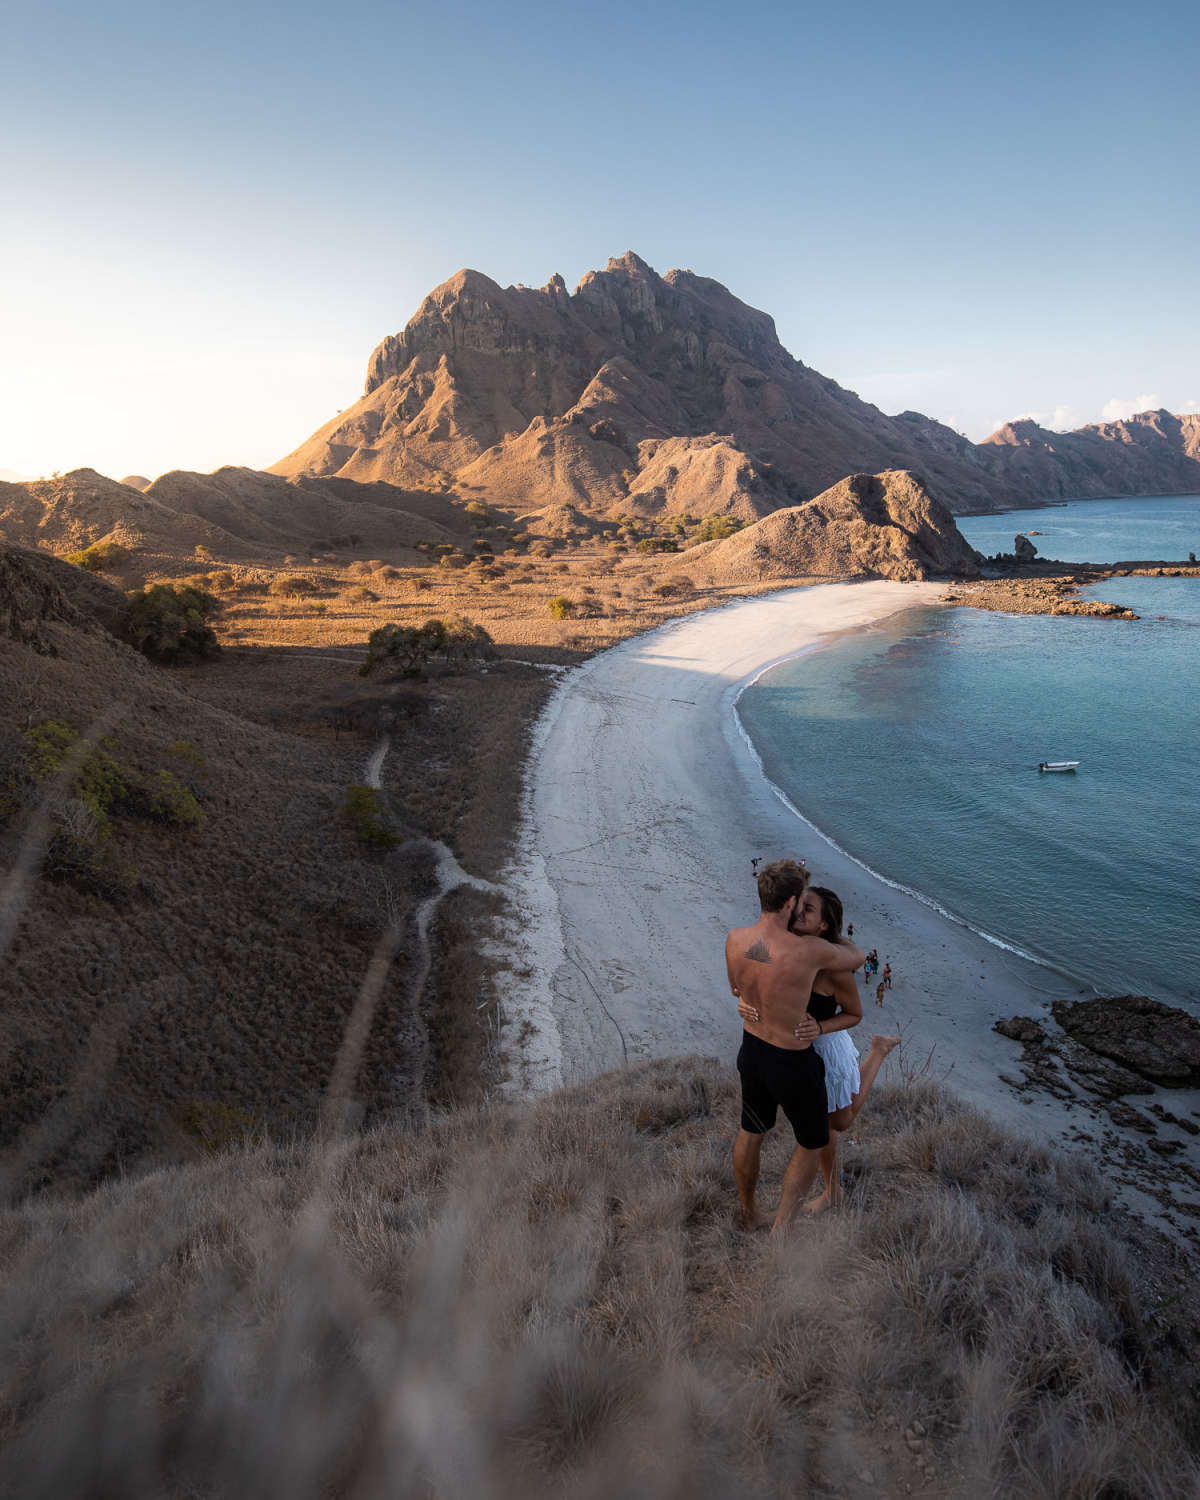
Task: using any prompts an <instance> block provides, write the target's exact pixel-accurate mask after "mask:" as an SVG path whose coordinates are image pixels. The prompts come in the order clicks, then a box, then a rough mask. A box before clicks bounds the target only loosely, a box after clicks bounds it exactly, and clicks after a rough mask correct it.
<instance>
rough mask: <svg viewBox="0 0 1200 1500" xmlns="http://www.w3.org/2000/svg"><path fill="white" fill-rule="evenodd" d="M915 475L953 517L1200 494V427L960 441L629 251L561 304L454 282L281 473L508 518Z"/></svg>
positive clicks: (762, 498) (559, 286) (710, 291)
mask: <svg viewBox="0 0 1200 1500" xmlns="http://www.w3.org/2000/svg"><path fill="white" fill-rule="evenodd" d="M897 468H908V469H913V470H915V471H916V472H918V473H920V474H921V475H922V476H923V477H924V479H925V480H926V481H927V482H928V483H929V484H930V485H931V486H932V487H933V488H934V489H935V491H936V493H937V494H938V495H940V496H941V497H942V498H943V500H944V502H945V503H947V504H948V505H949V506H950V509H951V510H952V511H954V512H956V513H960V514H962V513H969V512H972V511H982V510H996V509H999V508H1001V507H1003V506H1018V505H1025V504H1030V503H1033V504H1037V503H1038V502H1039V501H1042V500H1050V499H1057V498H1060V497H1062V496H1065V495H1071V496H1088V495H1131V494H1163V493H1176V494H1179V493H1200V417H1173V416H1171V415H1170V413H1168V412H1149V413H1143V414H1142V415H1140V416H1138V417H1134V418H1131V419H1130V420H1129V421H1128V422H1114V423H1106V424H1104V425H1102V426H1100V427H1089V428H1082V429H1080V431H1079V432H1075V433H1066V434H1060V433H1052V432H1047V431H1046V430H1044V429H1043V428H1040V427H1038V426H1037V424H1036V423H1033V422H1030V421H1020V422H1014V423H1010V424H1008V425H1007V426H1005V427H1002V428H1001V429H1000V430H999V431H998V432H996V433H993V435H992V436H991V437H990V438H988V440H987V442H986V443H982V444H976V443H972V442H970V441H969V440H968V439H967V438H965V437H963V436H962V435H961V434H960V433H957V432H954V431H953V430H952V429H951V428H949V427H946V426H945V425H944V424H943V423H940V422H935V421H932V420H931V419H930V418H928V417H925V416H922V415H921V413H920V412H914V411H905V412H901V413H900V414H899V415H898V416H895V417H889V416H885V415H884V413H883V412H881V411H880V410H879V409H878V408H877V407H874V406H871V405H870V404H869V403H867V402H865V401H861V400H860V399H859V398H858V397H857V396H856V395H855V394H854V392H853V391H848V390H845V389H843V388H842V387H841V386H839V385H838V384H837V383H836V382H835V381H833V380H830V379H829V378H828V377H827V376H824V375H821V374H819V373H818V372H817V371H816V370H812V369H810V368H808V367H807V366H805V365H804V364H802V363H801V362H800V361H799V360H797V359H794V358H793V357H792V356H791V355H790V354H789V353H788V351H787V350H786V349H784V347H783V346H782V344H780V342H779V339H778V337H777V336H776V333H775V325H774V323H773V322H772V320H771V319H770V318H769V317H768V316H767V315H766V314H765V313H762V312H758V311H756V310H755V309H754V308H751V307H748V306H746V304H745V303H743V302H740V301H739V300H738V299H737V298H736V297H734V296H733V295H732V293H730V292H729V291H727V290H726V288H725V287H723V286H721V285H720V283H719V282H716V281H711V280H709V279H708V278H707V277H703V276H697V275H695V274H694V273H693V272H691V271H668V272H667V274H666V275H665V276H659V275H658V274H657V273H656V272H655V271H653V270H652V269H651V268H650V267H649V266H648V265H647V264H646V262H645V261H643V260H641V259H640V258H639V257H638V256H636V255H634V254H632V253H629V254H626V255H624V256H622V257H621V258H620V259H619V260H610V261H609V263H608V265H607V267H606V268H605V269H604V270H603V271H590V272H588V274H587V275H586V276H584V278H583V279H582V281H580V283H579V286H578V287H577V288H576V290H575V291H574V292H573V293H571V292H568V290H567V286H566V283H565V282H564V281H563V279H562V277H561V276H554V277H552V278H551V280H550V281H549V282H548V283H547V284H546V285H545V286H544V287H542V288H540V289H535V288H532V287H525V286H517V287H501V286H499V285H497V283H496V282H494V281H492V280H491V279H490V278H489V277H487V276H484V275H482V274H481V273H480V272H478V271H469V270H464V271H460V272H458V274H457V275H455V276H452V277H451V278H450V280H449V281H447V282H445V283H444V284H443V285H442V286H440V287H438V288H437V289H436V291H434V292H432V293H430V295H429V296H428V297H426V298H425V300H424V301H423V302H422V304H421V306H420V307H419V308H418V310H417V312H416V314H415V316H414V317H413V318H412V319H411V321H410V322H409V323H408V324H407V326H406V327H405V328H404V329H403V331H402V332H400V333H397V334H393V335H391V336H389V337H388V338H385V339H384V340H383V342H382V343H381V344H380V345H379V346H378V348H377V349H376V350H375V351H374V353H373V354H372V355H371V358H370V361H369V364H368V370H367V380H366V388H365V391H364V394H363V397H362V399H361V400H360V401H358V402H357V403H356V404H355V405H354V406H352V407H350V408H348V409H347V410H346V411H344V412H341V413H339V414H338V416H337V417H335V418H334V419H333V420H332V421H331V422H328V423H327V424H326V425H325V426H324V427H322V428H321V429H320V430H319V431H318V432H316V433H314V434H313V436H312V437H311V438H309V440H308V441H307V442H306V443H303V444H302V445H301V446H300V447H299V448H297V449H296V450H295V452H293V453H291V454H289V455H288V456H287V457H286V458H284V459H282V460H281V461H280V462H279V463H278V464H276V465H274V466H273V470H274V472H275V473H278V474H283V475H288V476H294V475H298V474H311V475H333V474H337V475H342V476H344V477H348V478H352V479H364V480H386V481H388V482H390V483H393V484H398V485H402V486H420V487H423V488H425V487H430V486H438V485H440V486H442V487H444V488H448V487H450V486H451V485H453V486H454V487H455V488H456V489H459V490H461V491H464V492H477V493H478V494H479V496H480V497H481V498H484V499H487V500H490V501H492V502H493V503H495V504H497V505H501V506H504V507H506V508H509V509H513V510H532V509H535V508H540V507H541V506H543V505H547V504H557V505H561V504H575V505H578V506H581V507H585V508H588V509H590V510H591V511H592V512H593V513H594V514H600V515H602V514H613V513H616V512H620V511H628V512H632V513H635V514H641V515H655V514H658V513H661V512H667V513H672V514H680V513H685V512H689V511H690V512H691V513H693V514H701V515H709V514H729V515H736V516H739V517H741V518H742V519H744V520H756V519H758V518H760V517H762V516H764V515H767V514H769V513H770V512H771V511H773V510H778V509H781V508H785V507H788V506H792V505H796V504H797V503H800V502H802V501H805V500H808V499H810V498H811V497H813V496H814V495H816V494H818V493H820V492H821V491H822V490H825V489H827V488H828V487H829V486H830V485H833V484H835V483H836V482H837V481H838V480H839V479H842V478H843V477H844V476H845V475H847V474H852V473H862V472H876V471H881V470H885V469H897Z"/></svg>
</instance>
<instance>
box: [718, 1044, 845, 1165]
mask: <svg viewBox="0 0 1200 1500" xmlns="http://www.w3.org/2000/svg"><path fill="white" fill-rule="evenodd" d="M737 1066H738V1072H739V1073H740V1074H741V1078H742V1129H743V1130H748V1131H750V1132H751V1134H752V1135H762V1134H764V1133H765V1132H766V1131H768V1130H770V1128H771V1126H772V1125H774V1123H775V1113H776V1110H777V1109H780V1108H782V1110H783V1112H784V1114H785V1115H786V1116H787V1121H788V1124H789V1125H790V1126H791V1127H792V1129H793V1130H794V1131H795V1133H796V1142H797V1144H798V1145H801V1146H803V1147H805V1149H806V1150H808V1151H819V1150H820V1148H821V1147H822V1146H828V1144H829V1111H828V1109H827V1108H826V1107H825V1064H824V1062H823V1061H822V1060H821V1055H820V1053H819V1052H817V1051H816V1049H815V1048H813V1047H805V1048H803V1049H802V1050H800V1051H792V1050H790V1049H789V1048H787V1047H773V1046H772V1045H771V1043H770V1042H764V1041H763V1039H762V1038H761V1037H757V1036H755V1035H754V1034H753V1033H752V1032H749V1031H747V1032H745V1033H744V1034H743V1036H742V1047H741V1051H740V1052H739V1053H738V1060H737Z"/></svg>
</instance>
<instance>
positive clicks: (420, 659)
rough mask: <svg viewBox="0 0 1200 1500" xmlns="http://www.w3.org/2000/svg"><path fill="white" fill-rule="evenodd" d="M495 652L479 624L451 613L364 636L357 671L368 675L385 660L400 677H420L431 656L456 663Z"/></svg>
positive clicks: (389, 626)
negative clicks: (362, 655) (364, 651)
mask: <svg viewBox="0 0 1200 1500" xmlns="http://www.w3.org/2000/svg"><path fill="white" fill-rule="evenodd" d="M494 654H495V653H494V652H493V650H492V638H491V636H490V635H489V634H488V633H487V631H486V630H485V629H484V628H483V626H482V625H474V624H472V623H471V621H470V620H468V619H466V618H465V617H464V616H461V615H451V616H450V617H449V618H448V619H445V620H439V619H432V620H426V621H425V623H424V625H381V626H380V627H379V629H378V630H373V631H372V632H371V634H370V635H369V636H368V637H367V659H366V661H365V662H364V663H363V664H362V666H361V667H359V669H358V672H359V676H360V677H369V676H370V675H371V673H372V672H373V671H374V670H375V669H376V667H378V666H381V665H383V664H384V663H385V662H386V663H389V664H391V665H392V666H394V667H395V669H396V672H397V675H398V676H400V677H420V676H421V674H422V672H423V671H424V668H425V666H426V664H427V662H428V661H429V659H430V658H431V657H433V656H445V657H446V659H447V660H448V661H452V662H459V661H465V660H467V659H468V658H470V657H475V658H481V659H486V658H488V657H490V656H492V655H494Z"/></svg>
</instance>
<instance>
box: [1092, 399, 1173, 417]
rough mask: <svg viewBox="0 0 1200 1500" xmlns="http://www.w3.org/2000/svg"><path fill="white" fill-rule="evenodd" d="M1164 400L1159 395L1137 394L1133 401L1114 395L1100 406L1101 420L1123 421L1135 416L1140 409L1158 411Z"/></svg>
mask: <svg viewBox="0 0 1200 1500" xmlns="http://www.w3.org/2000/svg"><path fill="white" fill-rule="evenodd" d="M1161 405H1162V402H1161V401H1160V400H1159V399H1158V397H1157V396H1135V397H1134V398H1133V400H1132V401H1125V400H1122V398H1121V397H1120V396H1114V397H1113V398H1112V400H1111V401H1106V402H1105V403H1104V405H1103V406H1102V407H1101V408H1100V420H1101V421H1102V422H1123V421H1124V420H1125V419H1126V418H1127V417H1135V416H1137V414H1138V412H1140V411H1157V410H1158V408H1159V407H1160V406H1161Z"/></svg>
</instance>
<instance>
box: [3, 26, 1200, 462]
mask: <svg viewBox="0 0 1200 1500" xmlns="http://www.w3.org/2000/svg"><path fill="white" fill-rule="evenodd" d="M1198 18H1200V8H1198V7H1197V6H1196V5H1195V4H1194V3H1189V4H1186V5H1185V4H1183V3H1155V0H1150V4H1149V5H1148V6H1147V7H1146V8H1143V9H1141V10H1140V11H1139V10H1137V9H1135V8H1134V7H1132V6H1130V5H1128V4H1123V5H1115V4H1098V5H1087V6H1084V5H1080V4H1072V3H1070V0H1068V3H1065V4H1062V5H1060V6H1058V7H1046V6H1044V5H1042V4H1038V5H1036V6H1035V5H1033V4H1028V3H1025V0H1018V3H1016V4H1013V5H1010V6H1008V7H994V8H988V9H986V10H985V9H984V8H982V7H969V6H964V5H962V4H961V3H955V4H948V3H947V4H942V3H926V0H912V3H909V4H905V5H901V4H897V3H889V4H887V5H881V4H866V5H862V4H860V5H858V6H851V7H846V8H844V9H843V11H842V12H841V13H840V14H836V15H834V14H831V11H830V8H829V7H827V6H825V5H822V6H819V7H818V6H809V5H805V4H787V5H784V4H773V3H771V4H768V3H755V0H750V3H744V4H742V5H741V6H737V7H731V6H728V5H725V4H720V5H718V4H712V3H708V0H699V3H691V4H687V5H684V4H679V3H675V0H666V3H659V4H645V3H642V4H636V5H635V4H631V3H628V0H615V3H609V4H606V5H604V6H588V7H583V6H572V5H560V6H550V5H546V4H543V3H540V0H512V3H509V4H507V5H498V4H487V5H485V4H462V3H457V4H456V3H451V4H443V5H439V6H436V7H435V6H433V5H429V6H421V7H417V6H409V5H404V4H392V5H383V4H378V3H372V0H367V3H364V4H362V5H360V6H358V7H351V8H340V7H339V8H334V7H332V6H328V5H322V6H315V5H310V4H291V5H288V4H278V5H268V4H264V3H261V0H249V3H238V4H236V5H235V4H230V3H226V0H216V3H211V4H208V5H206V6H203V7H199V6H197V7H183V6H174V5H167V4H163V3H161V0H156V3H154V4H150V3H147V0H109V3H106V4H105V5H103V6H97V5H94V4H86V5H85V4H83V3H80V0H66V3H62V0H58V3H56V0H48V3H43V4H41V5H40V6H38V7H33V6H21V7H20V8H19V9H18V8H16V7H12V6H10V7H9V8H8V14H7V19H6V21H5V23H4V38H5V49H4V55H3V61H0V82H2V85H3V87H2V88H0V151H2V152H3V156H2V157H0V205H2V209H3V218H2V220H0V223H2V226H3V227H2V228H0V468H9V469H13V470H16V471H18V472H21V473H41V472H48V471H50V470H52V469H67V468H71V467H75V466H77V465H79V464H91V465H93V466H94V467H96V468H99V469H101V470H102V471H104V472H106V473H110V474H115V475H118V476H119V475H121V474H123V473H126V472H131V471H136V472H141V473H145V474H148V475H150V476H154V475H156V474H158V473H159V472H161V471H163V470H164V469H167V468H171V467H182V468H199V469H211V468H213V467H215V466H216V465H218V464H220V463H226V462H228V463H248V464H254V465H261V464H265V463H269V462H271V461H272V460H274V459H275V458H278V457H280V456H282V454H283V453H284V452H286V451H287V450H288V449H290V448H291V447H293V446H295V445H296V444H297V443H299V442H300V441H301V440H302V439H303V438H305V437H306V436H307V435H308V434H309V432H310V431H311V430H312V429H313V428H315V427H316V426H317V425H318V424H319V423H320V422H322V421H324V420H325V419H326V418H327V417H329V416H331V415H332V414H333V413H334V412H335V411H336V410H337V409H338V408H340V407H343V406H346V405H349V404H350V403H351V402H352V401H353V400H354V399H355V398H356V397H357V395H358V394H359V392H360V390H361V382H362V378H363V374H364V370H365V365H366V360H367V356H368V354H369V353H370V350H371V349H372V347H373V346H374V345H375V343H376V342H378V340H379V339H380V338H381V337H382V336H383V335H385V334H387V333H391V332H394V331H395V330H396V329H398V328H400V327H402V326H403V325H404V323H405V322H406V321H407V319H408V318H409V317H410V316H411V314H412V313H413V312H414V310H415V309H416V307H417V304H418V303H419V301H420V299H421V297H422V296H423V295H424V294H425V293H426V292H428V291H429V290H431V289H432V288H433V287H434V286H435V285H436V284H437V283H438V282H440V281H443V280H444V279H445V278H446V277H447V276H449V275H451V274H453V272H454V271H456V270H457V269H458V268H459V267H461V266H473V267H475V268H477V269H479V270H481V271H485V272H487V273H488V274H489V275H491V276H493V277H494V278H495V279H496V280H497V281H499V282H501V283H505V284H506V283H508V282H514V281H524V282H527V283H530V284H540V283H541V282H544V281H545V280H546V279H547V278H548V277H549V276H550V275H551V274H552V273H553V272H554V271H560V272H562V274H563V275H564V276H565V277H566V278H567V281H568V282H569V283H570V284H571V285H572V286H574V284H575V282H576V281H577V280H578V278H579V277H580V276H581V275H582V274H583V272H584V271H586V270H588V269H589V268H591V267H595V266H602V265H603V264H604V262H605V261H606V259H607V258H608V257H609V256H610V255H619V254H621V253H622V252H623V251H625V250H627V249H633V250H636V251H637V252H638V253H639V254H640V255H642V256H643V257H645V259H647V260H648V261H649V262H650V263H651V264H652V265H653V266H655V267H656V268H657V269H658V270H660V271H666V270H667V269H668V268H669V267H671V266H690V267H691V268H692V269H693V270H695V271H698V272H700V273H702V274H705V275H708V276H713V277H716V278H717V279H718V280H720V281H722V282H724V283H725V284H726V285H727V286H728V287H730V289H731V290H732V291H733V292H734V293H735V294H736V295H738V296H739V297H741V298H742V299H743V300H744V301H746V302H749V303H750V304H752V305H753V306H756V307H760V308H763V309H765V310H766V311H768V312H770V313H771V314H772V315H773V316H774V318H775V320H776V324H777V326H778V329H779V334H780V337H781V338H782V340H783V342H784V343H785V345H786V346H787V347H788V348H789V349H790V350H791V351H792V353H793V354H795V355H796V356H797V357H798V358H800V359H802V360H804V361H805V362H806V363H807V364H810V365H814V366H816V368H818V369H819V370H821V371H822V372H823V373H825V374H827V375H831V376H833V377H834V379H836V380H838V381H839V382H841V383H842V384H843V385H846V386H849V387H850V388H852V389H855V390H857V391H858V392H859V394H860V395H862V396H864V397H865V398H866V399H868V400H871V401H874V402H876V403H877V404H878V405H880V406H881V407H882V408H883V409H884V410H885V411H889V412H894V411H899V410H901V409H903V408H905V407H915V408H917V409H918V410H922V411H925V412H926V413H928V414H929V415H931V416H935V417H939V418H941V419H942V420H943V421H947V422H949V423H951V424H952V425H953V426H955V427H958V428H960V429H961V430H963V431H965V432H966V433H967V434H968V435H969V436H971V437H973V438H980V437H983V436H984V435H986V433H987V432H988V431H990V430H991V429H992V427H993V426H994V425H995V424H996V423H997V422H999V421H1002V420H1006V419H1008V418H1010V417H1014V416H1017V415H1020V414H1024V413H1029V412H1032V413H1038V414H1040V415H1041V416H1042V418H1043V419H1044V420H1045V421H1046V422H1047V423H1048V424H1050V425H1077V424H1078V423H1082V422H1086V421H1095V420H1097V419H1099V418H1100V416H1101V415H1102V413H1103V412H1104V411H1105V410H1106V409H1107V410H1108V411H1109V412H1110V413H1111V414H1116V413H1118V412H1119V411H1123V410H1132V409H1135V408H1137V407H1139V406H1140V405H1146V404H1154V405H1160V404H1161V405H1166V406H1169V407H1171V408H1172V409H1174V410H1185V409H1192V410H1196V409H1200V361H1198V360H1197V347H1198V344H1200V340H1198V338H1197V335H1198V333H1200V328H1198V321H1200V319H1198V315H1197V311H1196V309H1197V305H1198V304H1197V297H1196V273H1197V261H1198V256H1197V247H1198V244H1200V206H1198V197H1200V189H1198V188H1197V182H1198V181H1200V172H1197V169H1196V142H1197V139H1198V137H1200V129H1198V127H1200V103H1198V101H1200V89H1198V87H1197V76H1196V75H1197V56H1198V55H1200V47H1198V44H1200V19H1198Z"/></svg>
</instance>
